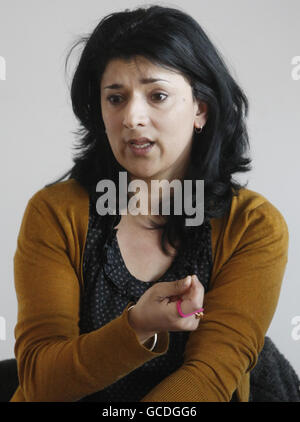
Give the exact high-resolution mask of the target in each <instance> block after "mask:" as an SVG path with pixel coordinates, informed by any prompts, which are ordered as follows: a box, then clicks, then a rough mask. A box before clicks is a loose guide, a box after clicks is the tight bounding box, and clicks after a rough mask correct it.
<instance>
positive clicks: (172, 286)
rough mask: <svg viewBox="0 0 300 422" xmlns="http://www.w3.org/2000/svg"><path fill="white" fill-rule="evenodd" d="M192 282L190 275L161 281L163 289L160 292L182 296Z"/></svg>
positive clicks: (166, 294)
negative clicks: (174, 279) (175, 279)
mask: <svg viewBox="0 0 300 422" xmlns="http://www.w3.org/2000/svg"><path fill="white" fill-rule="evenodd" d="M191 282H192V277H191V276H190V275H188V276H187V277H185V278H182V279H180V280H177V281H165V282H162V283H159V285H160V289H161V290H160V293H161V294H162V295H163V296H166V297H170V296H180V295H181V294H183V292H185V291H186V290H188V289H189V287H190V286H191Z"/></svg>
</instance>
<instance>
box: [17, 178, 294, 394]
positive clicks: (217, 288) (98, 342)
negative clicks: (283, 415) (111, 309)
mask: <svg viewBox="0 0 300 422" xmlns="http://www.w3.org/2000/svg"><path fill="white" fill-rule="evenodd" d="M88 212H89V197H88V194H87V192H86V191H85V190H84V189H83V188H82V187H81V186H80V185H79V183H78V182H76V181H75V180H74V179H70V180H67V181H64V182H60V183H58V184H56V185H53V186H50V187H48V188H43V189H41V190H40V191H38V192H37V193H35V194H34V195H33V197H32V198H31V199H30V200H29V202H28V204H27V207H26V210H25V213H24V216H23V220H22V224H21V228H20V232H19V236H18V243H17V249H16V253H15V256H14V276H15V289H16V294H17V300H18V320H17V324H16V327H15V338H16V342H15V356H16V359H17V363H18V374H19V383H20V385H19V387H18V389H17V390H16V392H15V394H14V395H13V397H12V399H11V402H20V401H27V402H33V401H35V402H40V401H43V402H56V401H57V402H69V401H77V400H79V399H80V398H82V397H84V396H87V395H89V394H92V393H94V392H96V391H99V390H101V389H104V388H105V387H106V386H108V385H110V384H112V383H114V382H115V381H117V380H118V379H120V378H122V377H124V376H125V375H126V374H128V373H130V372H131V371H133V370H134V369H136V368H137V367H139V366H141V365H143V364H144V363H145V362H147V361H149V360H151V359H153V358H155V357H157V356H160V355H161V354H164V353H166V352H167V350H168V346H169V333H166V332H165V333H160V334H159V336H158V337H159V339H158V345H157V347H156V348H155V349H154V351H152V352H151V351H150V350H148V349H147V348H146V347H144V346H143V345H141V344H140V343H139V341H138V338H137V336H136V334H135V332H134V330H133V329H132V328H131V326H130V325H129V323H128V319H127V310H128V307H129V305H130V304H132V303H129V304H128V305H127V306H126V308H125V309H124V311H123V312H122V314H121V315H120V316H119V317H118V318H116V319H113V320H112V321H111V322H110V323H108V324H107V325H105V326H103V327H101V328H99V329H97V330H95V331H93V332H90V333H87V334H82V335H79V328H78V321H79V304H80V295H81V293H82V290H83V289H84V280H83V276H82V261H83V252H84V246H85V240H86V234H87V230H88ZM211 225H212V251H213V271H212V277H211V282H210V286H211V289H210V290H209V291H208V292H207V293H206V295H205V298H204V308H205V317H204V319H202V320H201V322H200V324H199V328H198V329H197V330H196V331H193V332H191V333H190V336H189V339H188V342H187V344H186V349H185V356H184V363H183V365H182V366H181V367H180V368H179V369H178V370H176V371H175V372H173V373H172V374H171V375H169V376H168V377H166V378H165V379H164V380H163V381H162V382H160V383H159V384H158V385H157V386H156V387H154V388H153V389H152V390H151V391H150V392H149V393H148V394H147V395H146V396H145V397H144V398H143V399H142V401H145V402H149V401H153V402H155V401H162V402H168V401H169V402H172V401H175V402H185V401H187V402H208V401H209V402H229V401H230V399H231V397H232V394H233V392H234V391H235V390H237V397H238V400H239V401H243V402H245V401H248V398H249V379H250V378H249V375H250V371H251V370H252V369H253V368H254V366H255V364H256V362H257V358H258V354H259V353H260V351H261V350H262V348H263V345H264V336H265V334H266V332H267V330H268V327H269V326H270V323H271V321H272V318H273V315H274V312H275V310H276V306H277V303H278V299H279V294H280V289H281V284H282V279H283V276H284V271H285V267H286V263H287V254H288V228H287V225H286V222H285V220H284V218H283V216H282V215H281V214H280V212H279V211H278V210H277V209H276V208H275V206H274V205H272V204H271V203H270V202H269V201H268V200H267V199H266V198H264V197H263V196H262V195H260V194H258V193H256V192H254V191H251V190H248V189H242V190H241V191H240V194H239V196H238V197H234V198H233V201H232V206H231V210H230V212H229V213H228V214H227V215H226V216H225V217H222V218H219V219H211ZM195 252H196V251H195Z"/></svg>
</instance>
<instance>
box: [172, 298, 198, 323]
mask: <svg viewBox="0 0 300 422" xmlns="http://www.w3.org/2000/svg"><path fill="white" fill-rule="evenodd" d="M181 302H182V300H181V299H179V300H178V301H177V302H176V305H177V310H178V313H179V315H180V316H181V317H182V318H187V317H189V316H191V315H195V318H196V319H200V318H201V316H203V315H204V314H203V311H204V308H200V309H197V311H195V312H192V313H190V314H184V313H183V312H182V310H181V306H180V304H181Z"/></svg>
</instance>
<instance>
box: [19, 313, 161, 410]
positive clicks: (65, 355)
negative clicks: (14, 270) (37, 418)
mask: <svg viewBox="0 0 300 422" xmlns="http://www.w3.org/2000/svg"><path fill="white" fill-rule="evenodd" d="M127 316H128V313H127V310H126V309H125V310H124V312H123V314H122V315H121V316H120V317H119V318H117V319H115V320H113V321H111V322H110V323H108V324H107V325H105V326H103V327H101V328H100V329H98V330H95V331H92V332H91V333H88V334H83V335H81V336H78V337H76V338H72V339H62V338H59V337H58V338H56V339H54V340H51V339H50V340H43V341H42V340H40V341H38V340H36V341H35V345H33V344H32V345H31V346H30V347H27V348H24V347H23V344H22V343H21V342H20V341H19V342H17V345H16V356H17V360H18V365H19V377H20V385H21V387H22V389H23V392H24V395H25V397H26V401H47V402H49V401H50V402H53V401H60V402H65V401H77V400H79V399H81V398H82V397H84V396H87V395H90V394H93V393H95V392H97V391H100V390H102V389H104V388H105V387H107V386H108V385H111V384H112V383H114V382H115V381H117V380H118V379H120V378H122V377H124V376H125V375H127V374H128V373H130V372H131V371H133V370H134V369H136V368H137V367H139V366H141V365H142V364H144V363H145V362H147V361H149V360H151V359H153V358H154V357H155V356H157V355H158V354H160V353H165V352H166V350H167V348H168V338H167V335H166V336H163V337H161V338H160V341H159V342H158V344H157V347H156V352H155V353H154V352H151V351H149V350H147V349H146V347H144V346H141V345H140V344H139V342H138V339H137V337H136V333H135V332H134V330H133V329H132V328H131V327H130V325H129V324H128V319H127ZM34 334H35V333H34V332H33V333H32V335H33V336H34ZM34 337H35V338H36V339H37V338H38V334H37V333H36V335H35V336H34Z"/></svg>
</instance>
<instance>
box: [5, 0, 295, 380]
mask: <svg viewBox="0 0 300 422" xmlns="http://www.w3.org/2000/svg"><path fill="white" fill-rule="evenodd" d="M143 4H149V3H148V2H143V1H140V2H136V1H114V2H111V1H107V0H102V1H99V0H85V1H83V0H51V1H50V0H26V1H22V0H18V1H17V0H0V56H2V57H4V59H5V62H6V80H0V141H1V166H0V171H1V178H0V183H1V219H0V224H1V227H0V233H1V244H0V249H1V252H0V259H1V266H0V270H1V278H0V317H3V318H4V319H5V322H6V330H5V337H6V339H5V340H3V339H2V340H1V338H3V332H2V337H1V332H0V360H1V359H6V358H12V357H14V342H15V338H14V327H15V324H16V321H17V300H16V293H15V289H14V278H13V256H14V253H15V249H16V241H17V235H18V231H19V227H20V223H21V220H22V216H23V213H24V210H25V207H26V205H27V202H28V200H29V198H30V197H31V196H32V195H33V194H34V193H35V192H36V191H37V190H39V189H41V188H42V187H43V186H44V185H45V184H47V183H49V182H51V181H53V180H55V179H56V178H58V177H59V176H60V175H62V174H63V173H64V172H65V171H66V170H68V169H69V168H70V167H71V165H72V152H73V150H72V147H73V145H74V143H73V141H74V135H73V134H72V131H73V130H75V129H76V128H77V123H76V120H75V117H74V116H73V112H72V108H71V102H70V99H69V93H68V84H69V83H70V77H69V78H66V77H65V75H64V62H65V58H66V55H67V52H68V50H69V48H70V47H71V45H72V44H73V42H74V41H75V38H76V37H77V36H79V35H84V34H88V33H89V32H90V31H92V30H93V29H94V27H95V26H96V24H97V23H98V21H99V20H100V19H101V18H102V17H103V16H105V15H106V14H108V13H111V12H114V11H121V10H123V9H125V8H130V9H131V8H134V7H136V6H139V5H143ZM160 4H161V5H164V6H170V7H172V6H174V7H179V8H181V9H182V10H184V11H186V12H187V13H189V14H191V15H192V16H193V17H194V18H195V19H196V20H197V21H198V22H199V23H200V24H201V25H202V27H203V28H204V29H205V30H206V32H207V34H208V35H209V37H210V38H211V39H212V41H213V42H214V43H215V45H216V46H217V48H218V49H219V50H220V51H221V53H222V54H223V56H224V57H225V61H226V63H227V64H228V66H229V68H230V69H231V71H232V73H233V76H234V77H235V79H236V80H237V82H238V83H239V84H240V85H241V87H242V88H243V89H244V91H245V93H246V95H247V96H248V99H249V102H250V114H249V119H248V128H249V134H250V145H251V156H252V158H253V170H252V171H251V172H250V173H248V174H246V175H243V177H239V180H241V181H246V180H248V181H249V184H248V188H249V189H252V190H254V191H257V192H260V193H261V194H263V195H264V196H265V197H266V198H267V199H268V200H269V201H271V202H272V203H273V204H274V205H275V206H276V207H277V208H278V209H279V210H280V212H281V213H282V215H283V216H284V217H285V219H286V221H287V224H288V227H289V233H290V246H289V262H288V265H287V268H286V273H285V277H284V280H283V283H282V289H281V295H280V299H279V303H278V307H277V310H276V313H275V315H274V318H273V320H272V323H271V326H270V328H269V330H268V332H267V335H268V336H270V337H271V339H272V340H273V341H274V343H275V344H276V345H277V347H278V348H279V350H280V351H281V352H282V353H283V354H284V355H285V357H286V358H287V359H288V360H289V361H290V362H291V364H292V365H293V367H294V368H295V370H296V372H297V373H298V375H300V281H299V249H300V227H299V219H298V215H299V208H300V207H299V189H298V181H299V176H300V171H299V153H300V148H299V143H300V139H299V138H300V136H299V134H300V133H299V132H300V131H299V120H300V110H299V109H300V69H299V70H297V69H296V68H295V65H294V66H293V65H292V59H293V58H294V57H297V56H300V1H299V0H288V1H283V0H264V1H261V0H207V1H204V0H202V1H201V0H197V1H187V0H184V1H183V0H182V1H177V2H175V1H174V2H162V3H160ZM77 51H78V50H75V51H74V52H73V55H72V57H73V60H71V61H70V65H71V66H70V67H69V75H72V71H73V67H72V65H74V63H75V62H76V59H77V57H78V54H79V51H78V53H77ZM293 68H295V69H294V75H296V76H297V75H298V78H297V77H296V79H293V77H292V71H293ZM32 294H33V295H34V292H32ZM297 316H298V317H299V318H298V324H297V326H298V327H299V328H298V329H297V327H296V326H295V325H292V319H293V318H295V317H297ZM3 318H0V326H1V321H2V322H3ZM293 329H294V332H295V334H296V337H295V338H294V339H293V338H292V331H293ZM297 338H298V339H297Z"/></svg>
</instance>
